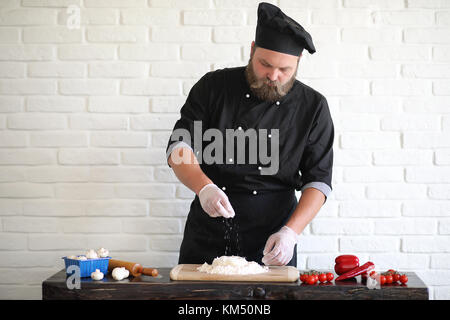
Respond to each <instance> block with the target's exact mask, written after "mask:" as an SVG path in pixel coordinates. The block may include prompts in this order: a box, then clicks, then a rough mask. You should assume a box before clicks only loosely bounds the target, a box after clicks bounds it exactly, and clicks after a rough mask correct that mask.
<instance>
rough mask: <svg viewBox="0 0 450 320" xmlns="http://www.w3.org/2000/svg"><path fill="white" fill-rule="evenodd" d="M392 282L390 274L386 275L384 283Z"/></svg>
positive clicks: (392, 278)
mask: <svg viewBox="0 0 450 320" xmlns="http://www.w3.org/2000/svg"><path fill="white" fill-rule="evenodd" d="M392 281H394V277H392V274H388V275H387V276H386V283H392Z"/></svg>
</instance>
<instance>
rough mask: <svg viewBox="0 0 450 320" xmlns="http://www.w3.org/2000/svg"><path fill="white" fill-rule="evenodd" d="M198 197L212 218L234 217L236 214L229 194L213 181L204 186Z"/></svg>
mask: <svg viewBox="0 0 450 320" xmlns="http://www.w3.org/2000/svg"><path fill="white" fill-rule="evenodd" d="M198 198H199V199H200V204H201V206H202V208H203V210H204V211H205V212H206V213H207V214H208V215H209V216H210V217H212V218H216V217H224V218H233V217H234V215H235V213H234V210H233V207H232V206H231V204H230V201H229V200H228V197H227V195H226V194H225V193H224V192H223V191H222V190H220V189H219V187H218V186H216V185H215V184H213V183H210V184H207V185H206V186H204V187H203V188H202V189H201V190H200V192H199V193H198Z"/></svg>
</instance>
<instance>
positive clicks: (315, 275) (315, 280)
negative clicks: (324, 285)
mask: <svg viewBox="0 0 450 320" xmlns="http://www.w3.org/2000/svg"><path fill="white" fill-rule="evenodd" d="M317 281H319V276H318V275H317V274H314V283H317Z"/></svg>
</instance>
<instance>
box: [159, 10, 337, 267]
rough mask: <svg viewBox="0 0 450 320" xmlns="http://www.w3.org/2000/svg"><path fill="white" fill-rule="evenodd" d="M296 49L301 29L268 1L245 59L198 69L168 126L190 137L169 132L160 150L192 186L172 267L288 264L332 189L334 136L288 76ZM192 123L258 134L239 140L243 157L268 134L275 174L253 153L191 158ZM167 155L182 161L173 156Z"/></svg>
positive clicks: (305, 39) (312, 94) (306, 91)
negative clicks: (231, 258)
mask: <svg viewBox="0 0 450 320" xmlns="http://www.w3.org/2000/svg"><path fill="white" fill-rule="evenodd" d="M303 49H306V50H307V51H308V52H309V53H310V54H313V53H314V52H315V48H314V44H313V42H312V38H311V36H310V35H309V33H308V32H306V31H305V29H304V28H303V27H302V26H301V25H300V24H299V23H297V22H296V21H294V20H293V19H291V18H290V17H288V16H287V15H285V14H284V13H283V12H282V11H281V10H280V9H279V8H278V7H276V6H274V5H271V4H268V3H261V4H259V6H258V23H257V28H256V36H255V41H253V42H252V43H251V54H250V60H249V62H248V65H247V66H245V67H236V68H226V69H222V70H216V71H213V72H208V73H207V74H205V75H204V76H203V77H202V78H201V79H200V80H199V81H198V82H197V83H196V84H195V85H194V86H193V87H192V89H191V91H190V92H189V95H188V98H187V100H186V103H185V104H184V105H183V107H182V108H181V111H180V114H181V116H180V119H179V120H178V121H177V122H176V123H175V126H174V132H175V130H179V129H184V130H186V131H187V132H188V133H190V135H188V136H190V137H191V138H184V139H180V138H179V137H178V138H177V137H174V136H171V139H170V140H169V142H168V145H167V149H166V154H167V161H168V165H169V166H170V167H171V168H172V169H173V171H174V173H175V175H176V176H177V178H178V179H179V180H180V181H181V182H182V183H183V184H184V185H185V186H187V187H188V188H189V189H191V190H192V191H193V192H195V198H194V200H193V201H192V203H191V205H190V211H189V214H188V217H187V221H186V226H185V230H184V237H183V241H182V244H181V247H180V255H179V263H193V264H201V263H204V262H207V263H211V262H212V260H213V259H214V258H215V257H219V256H222V255H237V256H241V257H245V258H246V259H247V260H249V261H256V262H258V263H264V264H266V265H291V266H296V265H297V242H298V235H300V234H301V233H302V232H303V230H304V229H305V227H306V226H307V225H308V224H309V223H310V222H311V221H312V220H313V219H314V217H315V216H316V214H317V213H318V211H319V210H320V208H321V207H322V205H323V204H324V203H325V201H326V199H327V197H328V196H329V194H330V193H331V190H332V186H331V177H332V165H333V140H334V127H333V122H332V119H331V116H330V111H329V108H328V104H327V100H326V98H325V97H324V96H323V95H322V94H320V93H319V92H317V91H316V90H314V89H312V88H310V87H309V86H307V85H305V84H303V83H302V82H300V81H299V80H297V79H296V75H297V71H298V66H299V61H300V58H301V56H302V52H303ZM198 121H200V122H201V124H202V130H207V129H210V128H214V129H217V130H220V132H222V133H223V135H224V136H226V135H227V130H230V129H233V130H235V131H236V132H246V131H248V130H256V131H258V132H262V133H264V134H265V135H264V136H261V135H258V141H257V145H252V143H253V144H254V141H253V142H252V143H250V142H251V141H250V142H249V141H246V142H245V146H243V147H244V148H245V152H246V157H245V159H249V158H250V155H251V153H252V152H255V150H258V149H259V148H261V146H264V147H265V146H266V145H265V144H264V143H266V144H267V145H268V147H269V148H270V146H273V145H274V144H273V143H272V142H273V141H271V139H275V138H276V139H277V140H276V141H275V142H276V144H275V145H276V146H277V148H270V149H271V150H270V151H271V152H278V154H277V156H278V159H279V168H278V170H276V172H273V173H272V174H262V172H263V168H264V166H265V165H267V163H265V162H264V161H262V159H260V158H258V160H257V161H256V163H254V162H245V163H240V162H237V161H236V158H235V157H233V156H231V157H230V156H229V154H228V153H227V155H228V156H225V157H224V158H223V159H222V160H223V161H216V162H215V163H200V162H199V161H197V157H199V153H201V152H203V149H204V145H205V143H206V142H205V141H202V145H201V146H200V147H197V146H196V145H195V144H194V135H195V134H196V132H195V130H194V128H195V126H194V122H198ZM197 134H198V132H197ZM200 134H202V132H200ZM196 148H197V149H196ZM175 155H176V156H180V155H181V156H183V155H184V156H187V158H188V159H191V161H188V162H186V161H184V162H180V161H174V157H175ZM184 159H186V157H184ZM295 190H297V191H301V197H300V199H299V200H298V201H297V198H296V196H295Z"/></svg>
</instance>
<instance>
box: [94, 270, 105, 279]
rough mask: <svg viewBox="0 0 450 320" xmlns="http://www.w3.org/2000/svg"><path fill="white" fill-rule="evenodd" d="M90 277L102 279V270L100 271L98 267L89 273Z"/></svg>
mask: <svg viewBox="0 0 450 320" xmlns="http://www.w3.org/2000/svg"><path fill="white" fill-rule="evenodd" d="M91 278H92V279H93V280H97V281H98V280H102V279H103V272H100V270H99V269H95V271H94V272H92V273H91Z"/></svg>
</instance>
